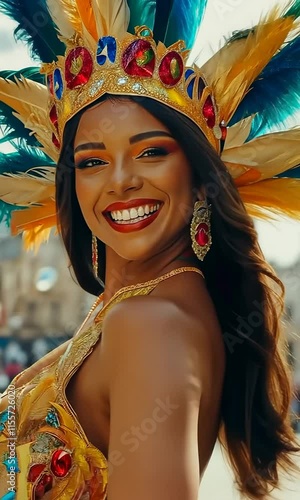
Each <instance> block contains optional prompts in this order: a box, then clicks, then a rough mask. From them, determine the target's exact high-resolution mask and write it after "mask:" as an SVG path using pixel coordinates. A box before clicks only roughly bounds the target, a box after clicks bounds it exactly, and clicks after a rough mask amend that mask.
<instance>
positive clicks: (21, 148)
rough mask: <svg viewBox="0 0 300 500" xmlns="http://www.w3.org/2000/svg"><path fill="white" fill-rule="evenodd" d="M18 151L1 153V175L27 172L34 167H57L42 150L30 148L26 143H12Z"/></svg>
mask: <svg viewBox="0 0 300 500" xmlns="http://www.w3.org/2000/svg"><path fill="white" fill-rule="evenodd" d="M11 145H12V146H13V147H14V148H15V150H16V151H14V152H12V153H0V175H2V174H4V173H6V174H8V173H11V174H15V173H17V172H27V170H29V169H30V168H33V167H46V166H55V163H54V162H53V160H51V158H49V156H47V155H46V154H45V153H44V152H43V151H42V150H40V149H39V148H36V147H32V146H28V144H26V142H25V141H23V140H19V141H12V142H11Z"/></svg>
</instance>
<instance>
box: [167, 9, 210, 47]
mask: <svg viewBox="0 0 300 500" xmlns="http://www.w3.org/2000/svg"><path fill="white" fill-rule="evenodd" d="M206 4H207V0H175V1H174V2H173V6H172V10H171V14H170V16H169V21H168V25H167V30H166V33H165V38H164V43H165V44H166V45H167V46H169V45H171V44H172V43H174V42H176V41H177V40H184V41H185V44H186V47H187V48H188V49H192V48H193V46H194V44H195V40H196V36H197V33H198V30H199V28H200V26H201V23H202V20H203V17H204V14H205V10H206Z"/></svg>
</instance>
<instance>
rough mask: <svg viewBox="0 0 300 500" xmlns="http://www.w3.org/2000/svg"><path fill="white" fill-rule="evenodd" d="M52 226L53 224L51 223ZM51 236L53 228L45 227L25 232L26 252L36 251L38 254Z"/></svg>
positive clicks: (24, 243)
mask: <svg viewBox="0 0 300 500" xmlns="http://www.w3.org/2000/svg"><path fill="white" fill-rule="evenodd" d="M51 224H52V222H51ZM50 234H51V227H50V228H45V227H43V226H40V227H37V228H35V229H32V230H31V231H29V230H27V231H24V232H23V234H22V236H23V246H24V248H25V250H34V253H35V254H36V253H37V251H38V250H39V248H40V246H41V245H42V244H43V243H47V242H48V240H49V238H50Z"/></svg>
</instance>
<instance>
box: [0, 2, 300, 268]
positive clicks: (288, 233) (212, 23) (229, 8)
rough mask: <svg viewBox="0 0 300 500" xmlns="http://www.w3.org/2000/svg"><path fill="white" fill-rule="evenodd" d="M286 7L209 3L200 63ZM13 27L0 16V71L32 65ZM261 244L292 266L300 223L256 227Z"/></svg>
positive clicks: (267, 252) (270, 255)
mask: <svg viewBox="0 0 300 500" xmlns="http://www.w3.org/2000/svg"><path fill="white" fill-rule="evenodd" d="M276 4H280V5H285V4H286V2H285V0H277V1H276V0H208V8H207V11H206V16H205V19H204V23H203V25H202V28H201V30H200V32H199V37H198V47H199V49H201V59H200V60H203V61H204V60H205V59H207V58H208V57H209V55H210V54H211V52H212V51H214V50H216V49H217V48H218V47H219V46H220V44H221V42H222V39H223V38H224V36H225V37H227V36H228V35H230V33H231V32H232V31H234V30H236V29H243V28H247V27H251V25H253V23H255V22H257V21H258V20H259V18H260V16H261V15H262V14H263V13H264V12H266V11H267V10H268V9H269V8H270V7H271V6H273V5H276ZM13 27H14V24H13V22H11V21H10V20H9V19H8V18H6V17H5V16H3V15H0V67H1V68H2V69H18V68H22V67H23V68H24V67H26V66H28V65H32V61H31V60H30V58H29V56H28V52H27V49H26V48H24V46H23V44H20V43H18V44H16V43H15V41H14V39H13V37H12V31H13ZM258 230H259V236H260V243H261V246H262V249H263V251H264V252H265V255H266V257H267V258H268V259H270V260H272V261H273V262H274V261H276V262H277V263H278V264H279V265H282V266H287V265H290V264H292V263H293V262H295V261H296V260H297V258H298V257H299V249H300V221H299V222H287V221H285V222H279V223H276V224H274V223H272V224H271V223H267V224H266V223H259V224H258Z"/></svg>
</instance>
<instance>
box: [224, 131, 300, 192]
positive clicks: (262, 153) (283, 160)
mask: <svg viewBox="0 0 300 500" xmlns="http://www.w3.org/2000/svg"><path fill="white" fill-rule="evenodd" d="M299 143H300V128H297V127H296V128H293V129H291V130H287V131H284V132H274V133H273V134H267V135H263V136H260V137H257V138H256V139H253V140H252V141H249V142H247V143H245V144H244V145H243V146H237V147H233V148H229V149H226V150H224V151H223V153H222V155H221V158H222V160H223V161H224V163H225V164H226V166H227V168H228V170H229V171H230V172H231V171H232V170H233V171H234V170H235V167H239V168H244V169H249V168H251V169H254V170H256V171H258V172H259V174H260V175H259V177H258V179H259V180H263V179H270V178H272V177H274V176H276V175H278V174H281V173H282V172H284V171H286V170H288V169H290V168H293V167H295V166H297V165H299V163H300V149H299ZM241 173H243V172H241ZM237 177H238V176H237V175H234V178H237ZM258 179H257V180H258ZM239 184H240V185H241V183H239Z"/></svg>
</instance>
